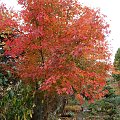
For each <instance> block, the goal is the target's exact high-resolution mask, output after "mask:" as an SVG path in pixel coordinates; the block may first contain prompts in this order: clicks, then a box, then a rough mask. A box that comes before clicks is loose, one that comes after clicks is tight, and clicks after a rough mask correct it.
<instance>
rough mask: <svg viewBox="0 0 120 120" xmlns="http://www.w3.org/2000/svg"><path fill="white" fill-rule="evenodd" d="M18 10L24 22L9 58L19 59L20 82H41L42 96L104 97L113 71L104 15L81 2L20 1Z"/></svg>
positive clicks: (12, 44) (12, 45) (8, 52)
mask: <svg viewBox="0 0 120 120" xmlns="http://www.w3.org/2000/svg"><path fill="white" fill-rule="evenodd" d="M19 4H21V5H23V10H22V11H21V13H20V16H21V18H22V19H23V20H24V22H23V23H22V25H20V26H19V29H20V31H21V32H20V33H19V34H20V35H19V37H17V38H14V39H12V40H8V41H7V45H8V46H9V47H10V49H9V50H7V51H6V54H9V55H11V56H13V57H14V58H17V60H16V67H17V70H18V73H19V75H20V76H21V78H22V79H23V80H24V81H25V82H26V83H30V84H34V83H35V82H39V83H40V88H39V89H40V90H43V91H48V92H57V93H58V94H64V93H66V94H73V93H74V92H75V93H76V94H77V95H76V96H77V97H78V99H82V96H81V95H83V96H85V97H87V98H89V100H94V99H98V98H100V97H102V96H103V95H104V91H103V87H104V86H105V84H106V82H105V81H106V77H107V76H108V74H107V73H108V71H109V68H110V66H109V63H108V59H109V57H110V54H109V49H108V47H109V45H108V43H107V41H106V37H105V36H106V35H107V34H108V33H109V31H108V27H109V25H108V24H107V23H106V22H105V20H104V15H101V14H100V11H99V10H93V9H90V8H88V7H83V6H81V5H80V4H78V2H77V1H76V0H19ZM78 94H79V95H78Z"/></svg>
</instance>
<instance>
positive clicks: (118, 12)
mask: <svg viewBox="0 0 120 120" xmlns="http://www.w3.org/2000/svg"><path fill="white" fill-rule="evenodd" d="M79 1H80V3H83V4H84V5H86V6H89V7H92V8H100V9H101V12H102V13H103V14H105V15H107V17H108V22H109V23H110V30H111V34H110V36H109V38H108V40H112V44H111V46H112V47H113V57H112V61H113V60H114V55H115V53H116V51H117V49H118V48H119V47H120V42H119V41H120V0H79ZM1 2H3V3H5V4H6V5H7V6H8V7H10V6H11V7H14V9H15V10H20V6H18V5H17V0H0V3H1ZM110 20H111V21H110Z"/></svg>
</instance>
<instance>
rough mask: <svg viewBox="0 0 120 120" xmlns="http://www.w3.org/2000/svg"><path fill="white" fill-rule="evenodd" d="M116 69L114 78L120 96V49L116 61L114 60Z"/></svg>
mask: <svg viewBox="0 0 120 120" xmlns="http://www.w3.org/2000/svg"><path fill="white" fill-rule="evenodd" d="M114 69H115V71H114V72H113V74H112V76H113V78H114V80H115V81H116V82H117V83H118V87H117V88H118V89H117V90H116V91H117V92H116V93H117V94H120V92H119V91H120V48H118V50H117V52H116V54H115V59H114Z"/></svg>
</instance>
